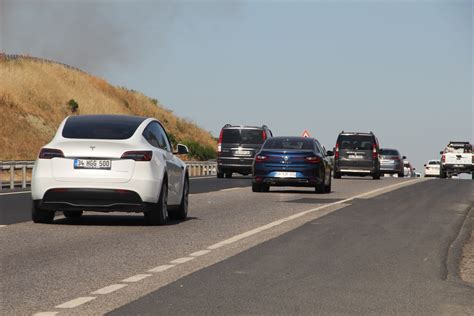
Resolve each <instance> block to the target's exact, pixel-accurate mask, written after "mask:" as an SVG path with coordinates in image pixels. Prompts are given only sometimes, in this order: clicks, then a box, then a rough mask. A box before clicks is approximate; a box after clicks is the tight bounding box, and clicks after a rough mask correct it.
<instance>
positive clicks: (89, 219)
mask: <svg viewBox="0 0 474 316" xmlns="http://www.w3.org/2000/svg"><path fill="white" fill-rule="evenodd" d="M192 220H199V218H198V217H188V218H187V219H186V220H184V221H179V220H168V222H167V223H166V225H165V226H173V225H179V224H182V223H184V222H187V221H192ZM53 224H54V225H74V226H150V225H148V224H147V223H146V222H145V218H144V217H143V215H128V216H126V215H94V214H91V215H88V214H85V215H83V216H81V217H80V218H58V219H56V220H55V221H54V222H53Z"/></svg>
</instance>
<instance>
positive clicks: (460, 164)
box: [440, 142, 474, 179]
mask: <svg viewBox="0 0 474 316" xmlns="http://www.w3.org/2000/svg"><path fill="white" fill-rule="evenodd" d="M440 154H441V155H442V156H441V166H440V177H441V178H442V179H444V178H451V177H452V176H453V175H458V174H460V173H470V174H472V175H473V176H474V167H473V166H474V165H473V163H474V158H473V155H472V145H471V144H470V143H469V142H449V144H448V145H447V146H446V148H445V149H444V151H442V152H441V153H440Z"/></svg>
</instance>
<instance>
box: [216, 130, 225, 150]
mask: <svg viewBox="0 0 474 316" xmlns="http://www.w3.org/2000/svg"><path fill="white" fill-rule="evenodd" d="M223 133H224V130H223V129H222V130H221V134H220V135H219V142H218V143H217V154H218V155H219V154H220V153H221V152H222V134H223Z"/></svg>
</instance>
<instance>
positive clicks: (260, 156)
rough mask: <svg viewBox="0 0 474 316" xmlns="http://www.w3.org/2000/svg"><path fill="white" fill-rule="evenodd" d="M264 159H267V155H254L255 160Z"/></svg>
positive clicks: (260, 160) (261, 160)
mask: <svg viewBox="0 0 474 316" xmlns="http://www.w3.org/2000/svg"><path fill="white" fill-rule="evenodd" d="M265 160H268V156H264V155H258V156H256V157H255V162H264V161H265Z"/></svg>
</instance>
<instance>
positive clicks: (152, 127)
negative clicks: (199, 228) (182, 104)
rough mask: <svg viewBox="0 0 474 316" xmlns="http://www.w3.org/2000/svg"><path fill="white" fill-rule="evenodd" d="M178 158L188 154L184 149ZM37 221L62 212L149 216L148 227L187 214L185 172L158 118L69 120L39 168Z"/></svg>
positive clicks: (41, 158)
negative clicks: (140, 214) (142, 213)
mask: <svg viewBox="0 0 474 316" xmlns="http://www.w3.org/2000/svg"><path fill="white" fill-rule="evenodd" d="M177 147H178V152H177V154H187V153H188V148H187V147H186V146H184V145H181V144H179V145H178V146H177ZM31 194H32V198H33V209H32V219H33V221H34V222H35V223H50V222H52V221H53V219H54V215H55V212H56V211H62V212H63V213H64V216H66V217H71V218H76V217H80V216H81V215H82V214H83V211H96V212H112V211H122V212H144V214H145V220H146V222H147V223H148V224H150V225H164V224H165V223H166V221H167V219H168V217H169V218H172V219H179V220H184V219H186V217H187V213H188V194H189V178H188V173H187V169H186V165H185V163H184V162H183V161H181V160H180V159H179V158H177V157H176V156H175V155H174V154H173V152H172V148H171V145H170V141H169V139H168V135H167V134H166V131H165V129H164V128H163V126H162V125H161V123H160V122H159V121H157V120H156V119H154V118H145V117H136V116H125V115H79V116H70V117H68V118H66V119H65V120H64V121H63V122H62V123H61V125H60V126H59V129H58V131H57V133H56V135H55V136H54V138H53V140H52V141H51V142H50V143H49V144H47V145H45V146H44V147H43V148H42V149H41V151H40V153H39V156H38V159H37V160H36V162H35V165H34V168H33V177H32V184H31Z"/></svg>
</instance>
